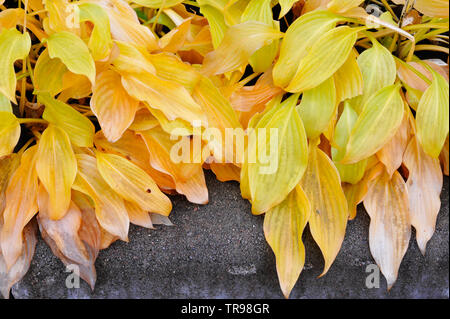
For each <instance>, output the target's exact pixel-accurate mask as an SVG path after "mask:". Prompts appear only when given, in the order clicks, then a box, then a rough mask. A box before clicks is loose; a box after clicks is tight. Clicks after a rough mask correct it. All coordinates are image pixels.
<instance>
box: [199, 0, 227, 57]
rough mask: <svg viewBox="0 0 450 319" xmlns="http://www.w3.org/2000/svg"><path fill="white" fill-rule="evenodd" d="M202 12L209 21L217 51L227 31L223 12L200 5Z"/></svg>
mask: <svg viewBox="0 0 450 319" xmlns="http://www.w3.org/2000/svg"><path fill="white" fill-rule="evenodd" d="M200 12H201V14H203V16H204V17H205V18H206V19H207V20H208V24H209V27H210V28H211V30H210V31H211V37H212V43H213V47H214V49H217V48H218V47H219V45H220V42H222V39H223V37H224V35H225V32H226V30H227V25H226V24H225V19H224V16H223V14H222V12H221V11H220V10H219V9H217V8H215V7H213V6H210V5H200Z"/></svg>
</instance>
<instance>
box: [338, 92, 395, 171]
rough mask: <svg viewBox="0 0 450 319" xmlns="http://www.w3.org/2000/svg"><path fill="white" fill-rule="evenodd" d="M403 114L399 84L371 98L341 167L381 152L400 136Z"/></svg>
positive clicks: (357, 123)
mask: <svg viewBox="0 0 450 319" xmlns="http://www.w3.org/2000/svg"><path fill="white" fill-rule="evenodd" d="M403 113H404V104H403V100H402V97H401V95H400V88H399V84H395V85H391V86H387V87H385V88H383V89H381V90H380V91H378V92H376V93H375V94H374V95H372V97H370V98H369V100H368V101H367V102H366V104H365V105H364V107H363V110H362V112H361V114H360V115H359V117H358V120H357V121H356V123H355V126H354V127H353V129H352V132H351V134H350V137H349V141H348V145H347V152H346V154H345V156H344V158H343V159H342V161H341V163H342V164H353V163H356V162H359V161H360V160H363V159H365V158H368V157H369V156H371V155H373V154H375V153H376V152H378V151H379V150H380V149H381V148H382V147H383V146H384V145H385V144H386V143H387V142H388V141H389V140H390V139H391V138H392V137H393V136H394V135H395V133H396V132H397V130H398V128H399V126H400V125H401V123H402V120H403Z"/></svg>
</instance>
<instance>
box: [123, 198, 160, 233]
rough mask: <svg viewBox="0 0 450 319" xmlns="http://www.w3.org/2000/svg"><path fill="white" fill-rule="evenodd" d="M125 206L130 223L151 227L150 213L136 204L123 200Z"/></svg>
mask: <svg viewBox="0 0 450 319" xmlns="http://www.w3.org/2000/svg"><path fill="white" fill-rule="evenodd" d="M125 207H126V208H127V211H128V217H130V223H132V224H134V225H138V226H141V227H145V228H150V229H153V228H154V227H153V223H152V219H151V218H150V214H149V213H148V212H147V211H145V210H144V209H142V208H141V206H139V205H138V204H135V203H132V202H129V201H125Z"/></svg>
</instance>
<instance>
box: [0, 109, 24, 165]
mask: <svg viewBox="0 0 450 319" xmlns="http://www.w3.org/2000/svg"><path fill="white" fill-rule="evenodd" d="M19 138H20V124H19V120H18V119H17V118H16V117H15V115H14V114H12V113H10V112H5V111H0V158H1V157H3V156H5V155H9V154H11V153H12V152H13V150H14V147H16V144H17V142H18V141H19Z"/></svg>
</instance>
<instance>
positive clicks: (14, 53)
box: [0, 28, 31, 104]
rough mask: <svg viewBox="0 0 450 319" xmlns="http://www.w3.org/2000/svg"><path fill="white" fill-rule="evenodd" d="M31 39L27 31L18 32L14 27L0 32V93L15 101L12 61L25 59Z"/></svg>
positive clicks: (14, 77) (14, 79) (14, 75)
mask: <svg viewBox="0 0 450 319" xmlns="http://www.w3.org/2000/svg"><path fill="white" fill-rule="evenodd" d="M30 47H31V39H30V35H29V34H28V33H23V34H22V33H20V32H19V31H17V30H16V28H12V29H6V30H3V32H2V33H1V34H0V74H1V76H0V95H1V94H3V95H5V96H6V97H7V98H8V99H9V100H10V101H12V102H13V103H15V104H17V101H16V82H17V81H16V73H15V71H14V62H15V61H16V60H20V59H25V58H26V56H27V55H28V52H29V51H30Z"/></svg>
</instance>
